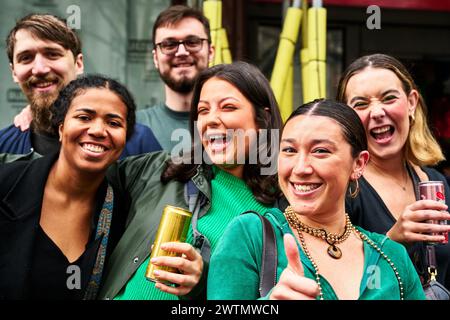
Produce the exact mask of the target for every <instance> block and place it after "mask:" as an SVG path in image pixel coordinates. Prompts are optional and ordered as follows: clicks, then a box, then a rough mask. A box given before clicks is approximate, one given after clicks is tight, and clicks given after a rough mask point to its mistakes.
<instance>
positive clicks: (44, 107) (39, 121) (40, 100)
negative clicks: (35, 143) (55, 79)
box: [30, 90, 59, 135]
mask: <svg viewBox="0 0 450 320" xmlns="http://www.w3.org/2000/svg"><path fill="white" fill-rule="evenodd" d="M58 94H59V90H54V91H53V92H48V93H39V94H36V95H34V96H33V97H32V99H31V101H30V107H31V113H32V114H33V129H34V130H36V131H37V132H39V133H46V134H50V135H56V132H55V130H54V129H53V126H52V118H53V113H52V111H51V107H52V105H53V103H54V102H55V101H56V99H57V98H58Z"/></svg>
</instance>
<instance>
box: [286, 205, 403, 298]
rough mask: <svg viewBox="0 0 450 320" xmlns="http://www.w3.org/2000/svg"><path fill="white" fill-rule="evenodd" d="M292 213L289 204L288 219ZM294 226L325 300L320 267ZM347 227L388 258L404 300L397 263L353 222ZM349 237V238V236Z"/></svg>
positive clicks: (320, 296)
mask: <svg viewBox="0 0 450 320" xmlns="http://www.w3.org/2000/svg"><path fill="white" fill-rule="evenodd" d="M288 209H289V211H290V212H289V213H288ZM292 214H294V215H295V212H294V211H293V210H292V208H291V207H290V206H289V207H288V208H286V211H285V215H286V219H287V216H288V215H289V216H292ZM345 215H346V219H347V218H348V214H345ZM297 221H298V220H297ZM347 221H348V220H347ZM288 222H289V224H291V223H290V221H289V220H288ZM298 222H300V221H298ZM291 225H292V224H291ZM292 227H293V228H294V229H295V230H296V231H297V234H298V238H299V239H300V245H301V246H302V249H303V251H304V252H305V255H306V257H307V258H308V259H309V261H311V264H312V266H313V268H314V276H315V278H316V283H317V286H318V287H319V299H320V300H324V298H323V291H322V284H321V282H320V274H319V267H318V266H317V264H316V262H315V261H314V259H313V258H312V256H311V254H310V253H309V250H308V248H307V247H306V243H305V238H303V234H302V232H301V230H300V229H299V228H298V226H297V225H292ZM346 229H348V230H350V232H351V231H353V232H355V234H356V235H357V236H358V237H359V238H360V239H361V240H363V241H366V242H367V243H368V244H369V245H370V246H371V247H372V248H374V249H375V250H376V251H377V252H378V253H379V254H380V255H381V256H382V257H383V259H384V260H386V262H387V263H388V264H389V265H390V267H391V268H392V270H393V271H394V274H395V277H396V278H397V282H398V287H399V290H400V300H404V290H403V282H402V279H401V277H400V274H399V273H398V271H397V268H396V267H395V265H394V263H393V262H392V260H391V259H390V258H389V257H388V256H387V255H386V254H385V253H384V252H383V250H381V249H380V247H378V245H377V244H376V243H375V242H373V241H372V240H370V239H369V238H368V237H367V236H366V235H365V234H363V233H361V232H360V231H359V230H357V229H356V228H355V227H354V226H353V225H352V223H351V222H350V226H349V227H347V224H346ZM346 231H347V230H346ZM346 231H344V234H345V232H346ZM347 238H348V236H347Z"/></svg>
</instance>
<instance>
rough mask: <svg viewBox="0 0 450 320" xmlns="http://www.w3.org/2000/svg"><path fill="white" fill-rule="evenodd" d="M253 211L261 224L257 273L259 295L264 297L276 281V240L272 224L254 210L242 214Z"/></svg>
mask: <svg viewBox="0 0 450 320" xmlns="http://www.w3.org/2000/svg"><path fill="white" fill-rule="evenodd" d="M247 213H254V214H256V215H257V216H258V217H259V219H260V220H261V224H262V226H263V230H262V232H263V250H262V256H261V261H262V263H261V273H260V275H259V295H260V296H261V297H265V296H266V295H267V294H268V293H269V291H270V290H272V288H273V287H274V286H275V284H276V282H277V264H278V255H277V240H276V238H275V232H274V230H273V227H272V224H271V223H270V222H269V220H267V218H265V217H263V216H262V215H260V214H259V213H258V212H256V211H246V212H244V213H242V214H247Z"/></svg>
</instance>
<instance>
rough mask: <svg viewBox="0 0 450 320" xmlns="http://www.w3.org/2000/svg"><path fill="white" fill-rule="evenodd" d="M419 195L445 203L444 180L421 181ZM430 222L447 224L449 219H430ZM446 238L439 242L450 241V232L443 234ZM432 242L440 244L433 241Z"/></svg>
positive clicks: (423, 198) (421, 197)
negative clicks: (449, 234) (449, 236)
mask: <svg viewBox="0 0 450 320" xmlns="http://www.w3.org/2000/svg"><path fill="white" fill-rule="evenodd" d="M419 195H420V199H421V200H434V201H437V202H440V203H444V204H445V189H444V183H443V182H442V181H424V182H419ZM429 222H431V223H434V224H442V225H446V224H447V220H430V221H429ZM431 235H433V236H434V235H440V234H439V233H431ZM443 235H444V236H445V240H444V241H443V242H439V243H442V244H445V243H448V232H446V233H444V234H443ZM430 244H438V243H436V242H431V243H430Z"/></svg>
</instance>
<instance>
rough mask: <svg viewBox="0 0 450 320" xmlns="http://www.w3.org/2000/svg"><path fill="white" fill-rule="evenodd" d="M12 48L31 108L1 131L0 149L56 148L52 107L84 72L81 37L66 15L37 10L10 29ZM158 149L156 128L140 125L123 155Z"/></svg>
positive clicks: (12, 59) (14, 71) (8, 45)
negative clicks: (43, 12) (153, 130)
mask: <svg viewBox="0 0 450 320" xmlns="http://www.w3.org/2000/svg"><path fill="white" fill-rule="evenodd" d="M6 51H7V55H8V59H9V62H10V68H11V72H12V77H13V79H14V82H16V83H17V84H18V85H19V86H20V88H21V89H22V91H23V93H24V94H25V96H26V97H27V100H28V102H29V106H28V107H26V108H25V109H24V110H23V111H22V113H21V114H20V116H21V117H22V125H21V126H18V127H16V126H14V125H11V126H9V127H6V128H4V129H2V130H0V153H14V154H24V153H29V152H31V151H36V152H37V153H39V154H41V155H46V154H49V153H52V152H56V151H57V150H58V149H59V140H58V133H57V132H54V130H53V129H52V126H51V121H52V112H51V106H52V104H53V102H55V101H56V98H57V97H58V95H59V92H60V91H61V90H62V89H63V88H64V87H65V86H66V85H67V84H69V82H71V81H72V80H75V79H76V77H77V76H78V75H80V74H82V73H83V70H84V65H83V54H82V53H81V41H80V39H79V37H78V35H77V34H76V33H75V32H74V31H73V30H72V29H70V28H69V27H68V26H67V24H66V23H65V22H64V20H62V19H61V18H58V17H56V16H53V15H48V14H31V15H28V16H26V17H23V18H22V19H20V20H19V21H17V23H16V25H15V27H14V28H13V29H12V30H11V31H10V33H9V35H8V37H7V39H6ZM29 110H31V112H30V111H29ZM30 114H31V116H30ZM16 118H17V117H16ZM23 124H24V125H23ZM156 150H161V146H160V145H159V143H158V141H157V140H156V138H155V136H154V135H153V133H152V132H151V130H150V129H149V128H148V127H146V126H144V125H140V124H139V125H138V124H136V126H135V127H134V134H133V135H132V136H131V137H130V139H129V140H128V141H127V144H126V146H125V149H124V151H123V153H122V155H121V158H123V157H126V156H128V155H134V154H141V153H146V152H151V151H156Z"/></svg>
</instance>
